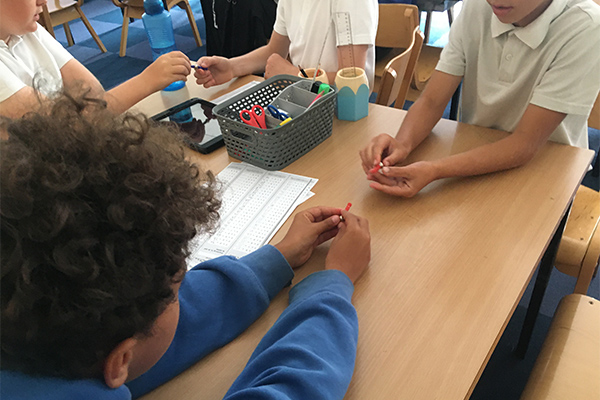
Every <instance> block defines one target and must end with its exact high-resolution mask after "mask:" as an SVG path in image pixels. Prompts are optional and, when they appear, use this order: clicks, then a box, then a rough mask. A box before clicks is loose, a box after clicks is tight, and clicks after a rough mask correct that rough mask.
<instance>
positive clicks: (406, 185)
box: [369, 161, 437, 197]
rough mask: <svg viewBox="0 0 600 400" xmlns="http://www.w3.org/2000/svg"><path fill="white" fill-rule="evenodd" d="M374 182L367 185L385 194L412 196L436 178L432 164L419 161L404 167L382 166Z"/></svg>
mask: <svg viewBox="0 0 600 400" xmlns="http://www.w3.org/2000/svg"><path fill="white" fill-rule="evenodd" d="M380 172H381V174H380V176H379V177H378V179H377V181H376V182H372V183H371V184H370V185H369V186H371V187H372V188H373V189H376V190H379V191H382V192H384V193H387V194H391V195H394V196H400V197H413V196H414V195H415V194H417V193H418V192H419V191H420V190H421V189H423V188H424V187H425V186H427V185H428V184H429V183H431V182H433V181H434V180H436V179H437V177H436V171H435V168H434V167H433V164H431V163H430V162H427V161H419V162H416V163H413V164H410V165H407V166H405V167H383V168H382V169H381V171H380Z"/></svg>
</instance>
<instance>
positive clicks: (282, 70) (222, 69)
mask: <svg viewBox="0 0 600 400" xmlns="http://www.w3.org/2000/svg"><path fill="white" fill-rule="evenodd" d="M197 64H198V65H199V66H201V67H202V68H206V69H205V70H204V69H197V70H196V72H194V76H195V77H196V83H197V84H198V85H204V87H205V88H209V87H212V86H216V85H221V84H223V83H226V82H229V81H230V80H232V79H233V78H235V77H236V76H237V74H236V73H235V70H234V64H233V63H232V62H231V60H229V59H228V58H225V57H219V56H212V57H202V58H200V59H199V60H198V63H197ZM280 74H289V75H296V74H298V69H297V68H296V67H294V66H293V65H292V64H290V63H289V62H288V61H287V60H286V59H284V58H283V57H281V56H280V55H279V54H278V53H273V54H271V55H270V56H269V58H267V63H266V65H265V79H269V78H270V77H272V76H275V75H280Z"/></svg>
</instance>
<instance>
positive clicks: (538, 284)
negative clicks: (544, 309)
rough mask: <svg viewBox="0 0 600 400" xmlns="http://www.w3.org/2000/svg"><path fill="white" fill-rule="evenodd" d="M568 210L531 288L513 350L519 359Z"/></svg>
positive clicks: (524, 350)
mask: <svg viewBox="0 0 600 400" xmlns="http://www.w3.org/2000/svg"><path fill="white" fill-rule="evenodd" d="M570 210H571V205H569V208H568V209H567V212H566V213H565V215H564V216H563V218H562V220H561V221H560V224H559V225H558V228H557V229H556V232H555V233H554V236H553V237H552V240H551V241H550V244H549V245H548V247H547V248H546V252H545V253H544V255H543V256H542V261H541V262H540V266H539V270H538V275H537V278H536V280H535V284H534V286H533V292H532V293H531V299H529V306H528V307H527V314H526V315H525V321H524V322H523V327H522V328H521V336H520V337H519V342H518V343H517V346H516V347H515V350H514V353H515V355H516V356H517V357H519V358H520V359H523V358H525V353H526V352H527V347H529V341H530V339H531V334H532V333H533V328H534V326H535V321H536V319H537V316H538V313H539V311H540V306H541V305H542V300H543V299H544V293H545V292H546V287H548V282H549V281H550V274H551V273H552V268H553V267H554V259H555V258H556V252H557V251H558V245H559V244H560V239H561V238H562V234H563V231H564V230H565V225H566V223H567V218H568V217H569V212H570Z"/></svg>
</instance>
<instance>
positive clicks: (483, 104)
mask: <svg viewBox="0 0 600 400" xmlns="http://www.w3.org/2000/svg"><path fill="white" fill-rule="evenodd" d="M524 1H525V0H524ZM436 69H437V70H439V71H442V72H445V73H448V74H451V75H456V76H464V80H463V88H462V104H461V105H462V108H461V117H462V121H463V122H466V123H469V124H474V125H480V126H485V127H490V128H495V129H500V130H504V131H508V132H513V131H514V130H515V128H516V127H517V124H518V123H519V121H520V119H521V117H522V116H523V113H524V112H525V109H526V108H527V106H528V105H529V104H535V105H537V106H539V107H543V108H546V109H549V110H553V111H557V112H561V113H565V114H567V116H566V117H565V119H564V120H563V122H562V123H561V124H560V125H559V126H558V127H557V128H556V130H555V131H554V132H553V133H552V135H551V136H550V140H552V141H555V142H559V143H564V144H569V145H572V146H578V147H582V148H586V149H587V148H588V135H587V118H588V115H589V113H590V111H591V108H592V105H593V103H594V100H595V99H596V96H597V95H598V90H600V7H599V6H598V5H597V4H594V2H593V1H592V0H553V2H552V3H551V4H550V5H549V6H548V8H547V9H546V11H544V13H542V15H540V16H539V17H538V18H537V19H536V20H534V21H533V22H531V23H530V24H529V25H527V26H525V27H522V28H519V27H515V26H514V25H512V24H504V23H502V22H500V20H498V18H497V17H496V16H495V15H494V14H493V12H492V8H491V7H490V6H489V4H488V3H487V2H486V0H465V1H464V5H463V8H462V11H461V12H460V14H459V16H458V18H457V19H456V21H455V22H454V23H453V24H452V29H451V30H450V38H449V43H448V45H447V46H446V47H445V48H444V50H443V51H442V54H441V57H440V61H439V63H438V64H437V66H436Z"/></svg>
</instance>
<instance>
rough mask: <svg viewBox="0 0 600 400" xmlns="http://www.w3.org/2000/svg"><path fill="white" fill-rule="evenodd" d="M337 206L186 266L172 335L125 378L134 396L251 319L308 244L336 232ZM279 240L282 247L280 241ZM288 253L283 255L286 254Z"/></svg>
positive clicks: (234, 333)
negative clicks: (269, 241)
mask: <svg viewBox="0 0 600 400" xmlns="http://www.w3.org/2000/svg"><path fill="white" fill-rule="evenodd" d="M340 214H341V211H340V209H338V208H331V207H314V208H311V209H309V210H304V211H302V212H300V213H298V215H297V216H296V218H295V219H294V222H293V223H292V226H291V227H290V230H289V231H288V233H287V234H286V236H285V238H284V239H283V240H282V241H281V242H280V243H279V244H277V245H276V246H278V248H279V247H281V251H280V250H278V248H276V247H275V246H264V247H262V248H260V249H258V250H257V251H255V252H253V253H251V254H249V255H247V256H245V257H241V258H240V259H236V258H234V257H228V256H225V257H219V258H216V259H213V260H209V261H206V262H203V263H201V264H198V265H197V266H196V267H194V269H192V270H191V271H188V273H187V274H186V276H185V278H184V280H183V282H182V284H181V287H180V289H179V302H180V317H179V324H178V326H177V332H176V333H175V338H174V339H173V342H172V343H171V346H170V347H169V349H168V350H167V352H166V353H165V354H164V355H163V357H162V358H161V359H160V360H159V361H158V363H156V365H154V366H153V367H152V368H151V369H150V370H149V371H148V372H146V373H145V374H144V375H142V376H140V377H139V378H137V379H135V380H133V381H131V382H129V383H127V385H128V386H129V388H130V390H131V392H132V393H133V396H134V397H138V396H141V395H143V394H144V393H146V392H148V391H150V390H152V389H154V388H156V387H158V386H159V385H161V384H162V383H164V382H166V381H168V380H170V379H171V378H173V377H174V376H175V375H177V374H179V373H181V372H182V371H184V370H185V369H187V368H189V367H190V366H191V365H192V364H194V363H195V362H197V361H198V360H200V359H201V358H203V357H204V356H206V355H207V354H208V353H210V352H211V351H213V350H215V349H217V348H219V347H221V346H223V345H225V344H226V343H229V342H230V341H231V340H232V339H234V338H235V337H237V336H238V335H239V334H240V333H242V332H243V331H244V330H245V329H246V328H247V327H248V326H249V325H250V324H251V323H252V322H254V321H255V320H256V319H257V318H258V317H259V316H260V315H261V314H262V313H263V312H264V311H265V310H266V309H267V307H268V306H269V304H270V302H271V300H272V299H273V297H275V295H277V294H278V293H279V292H280V291H281V289H283V287H285V286H286V285H287V284H289V283H290V282H291V280H292V278H293V277H294V273H293V271H292V269H291V268H290V267H298V266H300V265H301V264H302V263H304V262H305V261H306V260H307V259H308V258H309V257H310V255H311V254H312V251H313V249H314V248H315V247H316V246H317V245H318V244H320V243H322V242H323V241H325V240H328V239H330V238H331V237H333V236H335V235H336V234H337V225H338V224H339V221H340V218H339V215H340ZM281 244H283V246H281ZM286 257H287V258H286Z"/></svg>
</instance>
